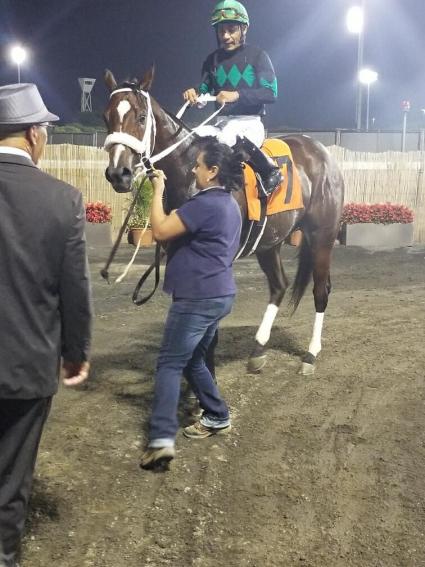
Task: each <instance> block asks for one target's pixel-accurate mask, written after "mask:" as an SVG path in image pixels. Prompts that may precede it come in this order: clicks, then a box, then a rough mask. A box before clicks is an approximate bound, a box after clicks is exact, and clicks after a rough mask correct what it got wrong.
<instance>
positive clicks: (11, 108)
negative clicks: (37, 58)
mask: <svg viewBox="0 0 425 567" xmlns="http://www.w3.org/2000/svg"><path fill="white" fill-rule="evenodd" d="M55 120H59V116H56V114H52V113H51V112H49V111H48V110H47V108H46V106H45V104H44V102H43V99H42V98H41V95H40V93H39V92H38V89H37V87H36V85H34V84H32V83H19V84H16V85H5V86H3V87H0V126H3V125H4V126H11V127H13V128H14V129H15V128H17V127H19V126H31V125H32V124H41V123H42V122H52V121H55Z"/></svg>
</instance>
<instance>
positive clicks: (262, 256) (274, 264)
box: [248, 244, 289, 372]
mask: <svg viewBox="0 0 425 567" xmlns="http://www.w3.org/2000/svg"><path fill="white" fill-rule="evenodd" d="M280 247H281V244H279V245H278V246H275V247H274V248H269V249H268V250H264V251H261V252H257V260H258V263H259V265H260V267H261V269H262V270H263V272H264V274H265V275H266V277H267V281H268V284H269V290H270V300H269V304H268V305H267V309H266V311H265V313H264V315H263V320H262V321H261V325H260V326H259V328H258V331H257V334H256V335H255V345H254V348H253V350H252V353H251V356H250V359H249V362H248V370H249V371H250V372H259V371H260V370H261V369H262V368H263V366H264V365H265V364H266V349H265V347H266V344H267V343H268V341H269V339H270V333H271V330H272V326H273V323H274V320H275V318H276V315H277V312H278V310H279V306H280V304H281V303H282V300H283V296H284V295H285V291H286V289H287V287H288V284H289V282H288V279H287V278H286V275H285V272H284V270H283V265H282V260H281V257H280Z"/></svg>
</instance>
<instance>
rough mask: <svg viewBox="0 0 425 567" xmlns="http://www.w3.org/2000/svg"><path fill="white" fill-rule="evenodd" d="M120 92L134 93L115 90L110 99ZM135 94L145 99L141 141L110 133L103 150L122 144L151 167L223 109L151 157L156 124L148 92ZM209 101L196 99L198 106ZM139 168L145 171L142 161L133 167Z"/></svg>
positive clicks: (126, 88) (202, 96)
mask: <svg viewBox="0 0 425 567" xmlns="http://www.w3.org/2000/svg"><path fill="white" fill-rule="evenodd" d="M121 92H135V91H134V89H131V88H129V87H125V88H122V89H116V90H114V91H112V93H111V95H110V98H112V96H113V95H114V94H116V93H121ZM136 92H137V93H138V94H140V95H142V96H144V97H145V98H146V105H147V116H146V126H145V133H144V135H143V139H142V140H139V139H138V138H136V137H135V136H132V135H131V134H126V133H125V132H112V134H109V135H108V136H107V137H106V140H105V143H104V145H103V148H104V150H106V151H107V152H108V151H109V150H110V149H111V147H112V146H114V145H115V144H122V145H123V146H126V147H128V148H130V149H132V150H133V151H134V152H136V154H139V155H140V157H146V158H148V159H149V161H150V163H151V164H152V165H153V164H154V163H156V162H157V161H159V160H161V159H162V158H164V157H165V156H167V155H169V154H171V152H173V151H174V150H175V149H176V148H178V147H179V146H180V144H182V143H183V142H185V141H186V140H187V139H188V138H190V136H193V134H195V133H196V131H197V130H198V128H202V126H205V124H207V123H208V122H210V121H211V120H212V119H213V118H214V117H215V116H217V114H218V113H219V112H221V110H222V108H223V107H224V104H222V105H221V106H220V107H219V108H218V109H217V110H216V111H215V112H213V113H212V114H211V116H209V117H208V118H207V119H206V120H204V121H203V122H202V123H201V124H199V126H197V127H196V128H194V129H193V130H191V131H190V132H188V133H187V134H186V136H184V137H183V138H182V139H181V140H179V141H178V142H176V143H175V144H173V145H172V146H169V147H168V148H166V149H165V150H163V151H162V152H160V153H158V154H156V155H154V156H152V152H153V149H154V147H155V139H156V122H155V116H154V114H153V110H152V103H151V97H150V95H149V93H148V92H145V91H142V90H136ZM209 101H215V97H214V96H211V95H208V94H207V95H200V96H199V97H198V102H199V103H200V104H206V103H207V102H209ZM188 104H189V102H187V103H185V104H184V105H183V107H182V108H181V109H180V111H179V112H178V114H177V117H178V118H180V117H181V116H182V115H183V112H184V111H185V110H186V108H187V106H188ZM141 167H142V168H143V169H145V166H144V164H143V162H142V161H141V162H140V163H138V164H136V166H135V168H136V169H137V168H141Z"/></svg>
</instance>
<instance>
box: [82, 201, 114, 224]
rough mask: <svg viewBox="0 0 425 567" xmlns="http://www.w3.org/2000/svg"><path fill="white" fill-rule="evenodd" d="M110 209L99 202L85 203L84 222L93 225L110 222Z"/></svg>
mask: <svg viewBox="0 0 425 567" xmlns="http://www.w3.org/2000/svg"><path fill="white" fill-rule="evenodd" d="M111 220H112V213H111V207H109V206H108V205H105V203H102V202H101V201H95V202H94V203H86V221H87V222H93V223H105V222H111Z"/></svg>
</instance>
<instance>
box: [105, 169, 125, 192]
mask: <svg viewBox="0 0 425 567" xmlns="http://www.w3.org/2000/svg"><path fill="white" fill-rule="evenodd" d="M105 177H106V179H107V180H108V181H109V183H110V184H111V185H112V187H113V188H114V189H115V191H116V192H117V193H128V192H129V191H130V190H131V180H132V173H131V171H130V169H128V167H111V166H108V167H107V168H106V170H105Z"/></svg>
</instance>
